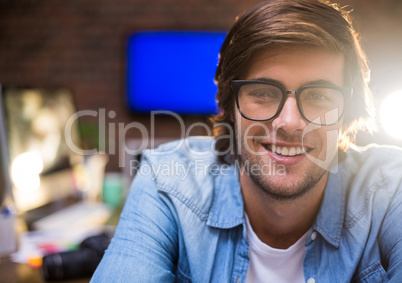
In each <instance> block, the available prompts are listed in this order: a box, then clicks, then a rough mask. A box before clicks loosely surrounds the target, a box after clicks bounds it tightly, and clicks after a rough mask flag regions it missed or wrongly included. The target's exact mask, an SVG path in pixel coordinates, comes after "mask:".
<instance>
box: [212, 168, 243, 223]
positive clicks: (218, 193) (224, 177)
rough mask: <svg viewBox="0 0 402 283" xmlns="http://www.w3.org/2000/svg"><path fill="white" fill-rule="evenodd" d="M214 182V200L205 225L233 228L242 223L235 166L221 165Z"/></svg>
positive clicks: (241, 200)
mask: <svg viewBox="0 0 402 283" xmlns="http://www.w3.org/2000/svg"><path fill="white" fill-rule="evenodd" d="M217 173H218V174H216V177H215V180H214V198H213V202H212V206H211V209H210V211H209V216H208V220H207V225H209V226H211V227H216V228H226V229H228V228H233V227H235V226H238V225H239V224H242V223H244V206H243V197H242V194H241V188H240V182H239V175H238V173H237V170H236V166H235V165H231V166H229V165H222V166H221V167H220V171H219V172H217Z"/></svg>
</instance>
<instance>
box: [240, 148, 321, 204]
mask: <svg viewBox="0 0 402 283" xmlns="http://www.w3.org/2000/svg"><path fill="white" fill-rule="evenodd" d="M239 157H240V162H241V164H242V165H243V169H244V171H245V173H246V174H247V175H248V176H249V177H250V179H251V180H252V181H253V183H254V184H255V185H256V187H257V188H259V189H260V190H261V191H262V192H263V193H264V194H266V195H267V196H268V197H270V198H271V199H274V200H278V201H285V200H295V199H298V198H300V197H302V196H304V195H306V194H307V193H308V192H310V191H311V190H312V189H313V188H314V187H315V185H316V184H317V183H318V182H319V181H320V180H321V178H322V177H323V176H324V175H325V173H326V172H327V170H325V169H324V168H321V167H319V166H317V165H315V164H311V165H310V166H309V168H308V169H307V170H305V173H304V174H303V175H301V176H300V178H299V179H298V180H297V181H295V182H292V183H291V182H286V181H285V182H283V183H285V184H286V185H285V184H279V183H278V182H276V181H275V179H276V178H286V176H287V175H288V174H289V173H290V172H291V170H292V168H286V169H285V173H284V174H275V171H273V173H274V176H273V177H272V176H271V175H266V174H261V173H258V171H257V174H256V172H255V170H250V168H253V166H254V168H256V167H257V168H264V167H263V166H267V164H265V162H264V161H263V160H262V159H261V158H259V156H258V155H256V154H253V153H251V152H249V151H248V150H247V148H246V147H245V146H244V143H242V145H241V154H240V156H239ZM272 163H274V162H272ZM244 164H247V166H244ZM270 166H272V164H271V165H270Z"/></svg>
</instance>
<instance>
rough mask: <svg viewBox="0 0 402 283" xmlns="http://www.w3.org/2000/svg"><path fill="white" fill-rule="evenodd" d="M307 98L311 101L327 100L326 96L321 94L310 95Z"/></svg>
mask: <svg viewBox="0 0 402 283" xmlns="http://www.w3.org/2000/svg"><path fill="white" fill-rule="evenodd" d="M308 98H309V99H311V100H328V96H327V95H325V94H321V93H312V94H310V95H309V97H308Z"/></svg>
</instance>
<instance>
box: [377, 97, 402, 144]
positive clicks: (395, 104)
mask: <svg viewBox="0 0 402 283" xmlns="http://www.w3.org/2000/svg"><path fill="white" fill-rule="evenodd" d="M380 115H381V116H380V118H381V123H382V126H383V128H384V129H385V130H386V131H387V133H388V134H389V135H391V136H393V137H394V138H397V139H402V126H401V124H402V90H401V91H397V92H394V93H392V94H390V95H389V96H388V97H387V98H385V100H384V102H383V104H382V107H381V113H380Z"/></svg>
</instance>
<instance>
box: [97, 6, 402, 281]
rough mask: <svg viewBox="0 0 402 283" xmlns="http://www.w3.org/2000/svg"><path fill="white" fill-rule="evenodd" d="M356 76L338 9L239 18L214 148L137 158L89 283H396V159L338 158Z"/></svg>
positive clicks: (346, 24) (400, 274)
mask: <svg viewBox="0 0 402 283" xmlns="http://www.w3.org/2000/svg"><path fill="white" fill-rule="evenodd" d="M367 74H368V69H367V65H366V59H365V56H364V53H363V52H362V50H361V48H360V45H359V41H358V38H357V35H356V33H355V32H354V30H353V28H352V26H351V24H350V21H349V18H348V15H347V13H345V12H343V11H342V10H341V9H339V8H338V7H337V6H335V5H332V4H328V3H324V2H320V1H316V0H292V1H287V0H286V1H285V0H272V1H268V2H264V3H261V4H260V5H258V6H257V7H255V8H254V9H252V10H251V11H249V12H247V13H246V14H244V15H243V16H242V17H240V18H239V19H238V20H237V22H236V23H235V25H234V26H233V28H232V29H231V30H230V32H229V33H228V35H227V38H226V40H225V42H224V43H223V46H222V49H221V53H220V62H219V66H218V69H217V72H216V77H215V78H216V81H217V84H218V94H217V100H218V103H219V107H220V109H221V110H222V111H221V113H220V114H219V115H218V116H216V117H214V122H215V124H214V128H215V130H216V137H215V139H214V140H211V139H207V138H204V139H201V138H192V139H185V140H181V141H178V142H176V143H170V144H166V145H164V146H162V147H160V148H158V149H157V150H156V151H152V152H146V153H144V157H143V159H142V165H141V166H142V167H141V168H142V169H141V168H140V170H139V173H138V176H137V177H136V178H135V180H134V183H133V185H132V189H131V192H130V195H129V196H128V199H127V202H126V205H125V208H124V210H123V212H122V215H121V219H120V223H119V225H118V227H117V230H116V234H115V236H114V238H113V240H112V242H111V245H110V246H109V248H108V250H107V251H106V253H105V256H104V258H103V260H102V262H101V264H100V265H99V267H98V269H97V271H96V273H95V275H94V277H93V281H94V282H111V281H113V282H116V281H117V282H130V281H139V282H171V281H175V280H176V281H178V282H190V281H194V282H309V283H312V282H350V281H352V282H385V281H388V280H389V281H392V282H401V280H402V233H401V232H402V221H401V215H402V205H401V204H400V203H401V200H402V195H401V190H400V187H401V186H402V182H401V181H402V177H401V176H400V173H399V172H400V169H399V168H400V167H401V166H402V153H401V152H400V151H399V150H397V149H392V148H385V147H377V146H371V147H368V148H365V149H358V148H356V147H353V146H350V147H349V148H348V145H349V143H348V138H350V137H351V133H353V132H355V131H356V130H358V129H361V128H364V127H366V128H369V125H370V124H369V121H370V109H371V96H370V93H369V91H368V88H367V85H366V84H367V81H368V79H367ZM165 165H166V166H169V168H170V169H172V170H167V171H169V172H167V171H166V170H165V171H164V170H163V167H164V166H165ZM158 168H159V169H158ZM173 168H175V170H173ZM145 169H147V170H145ZM160 169H162V170H160ZM180 169H181V170H180Z"/></svg>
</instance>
